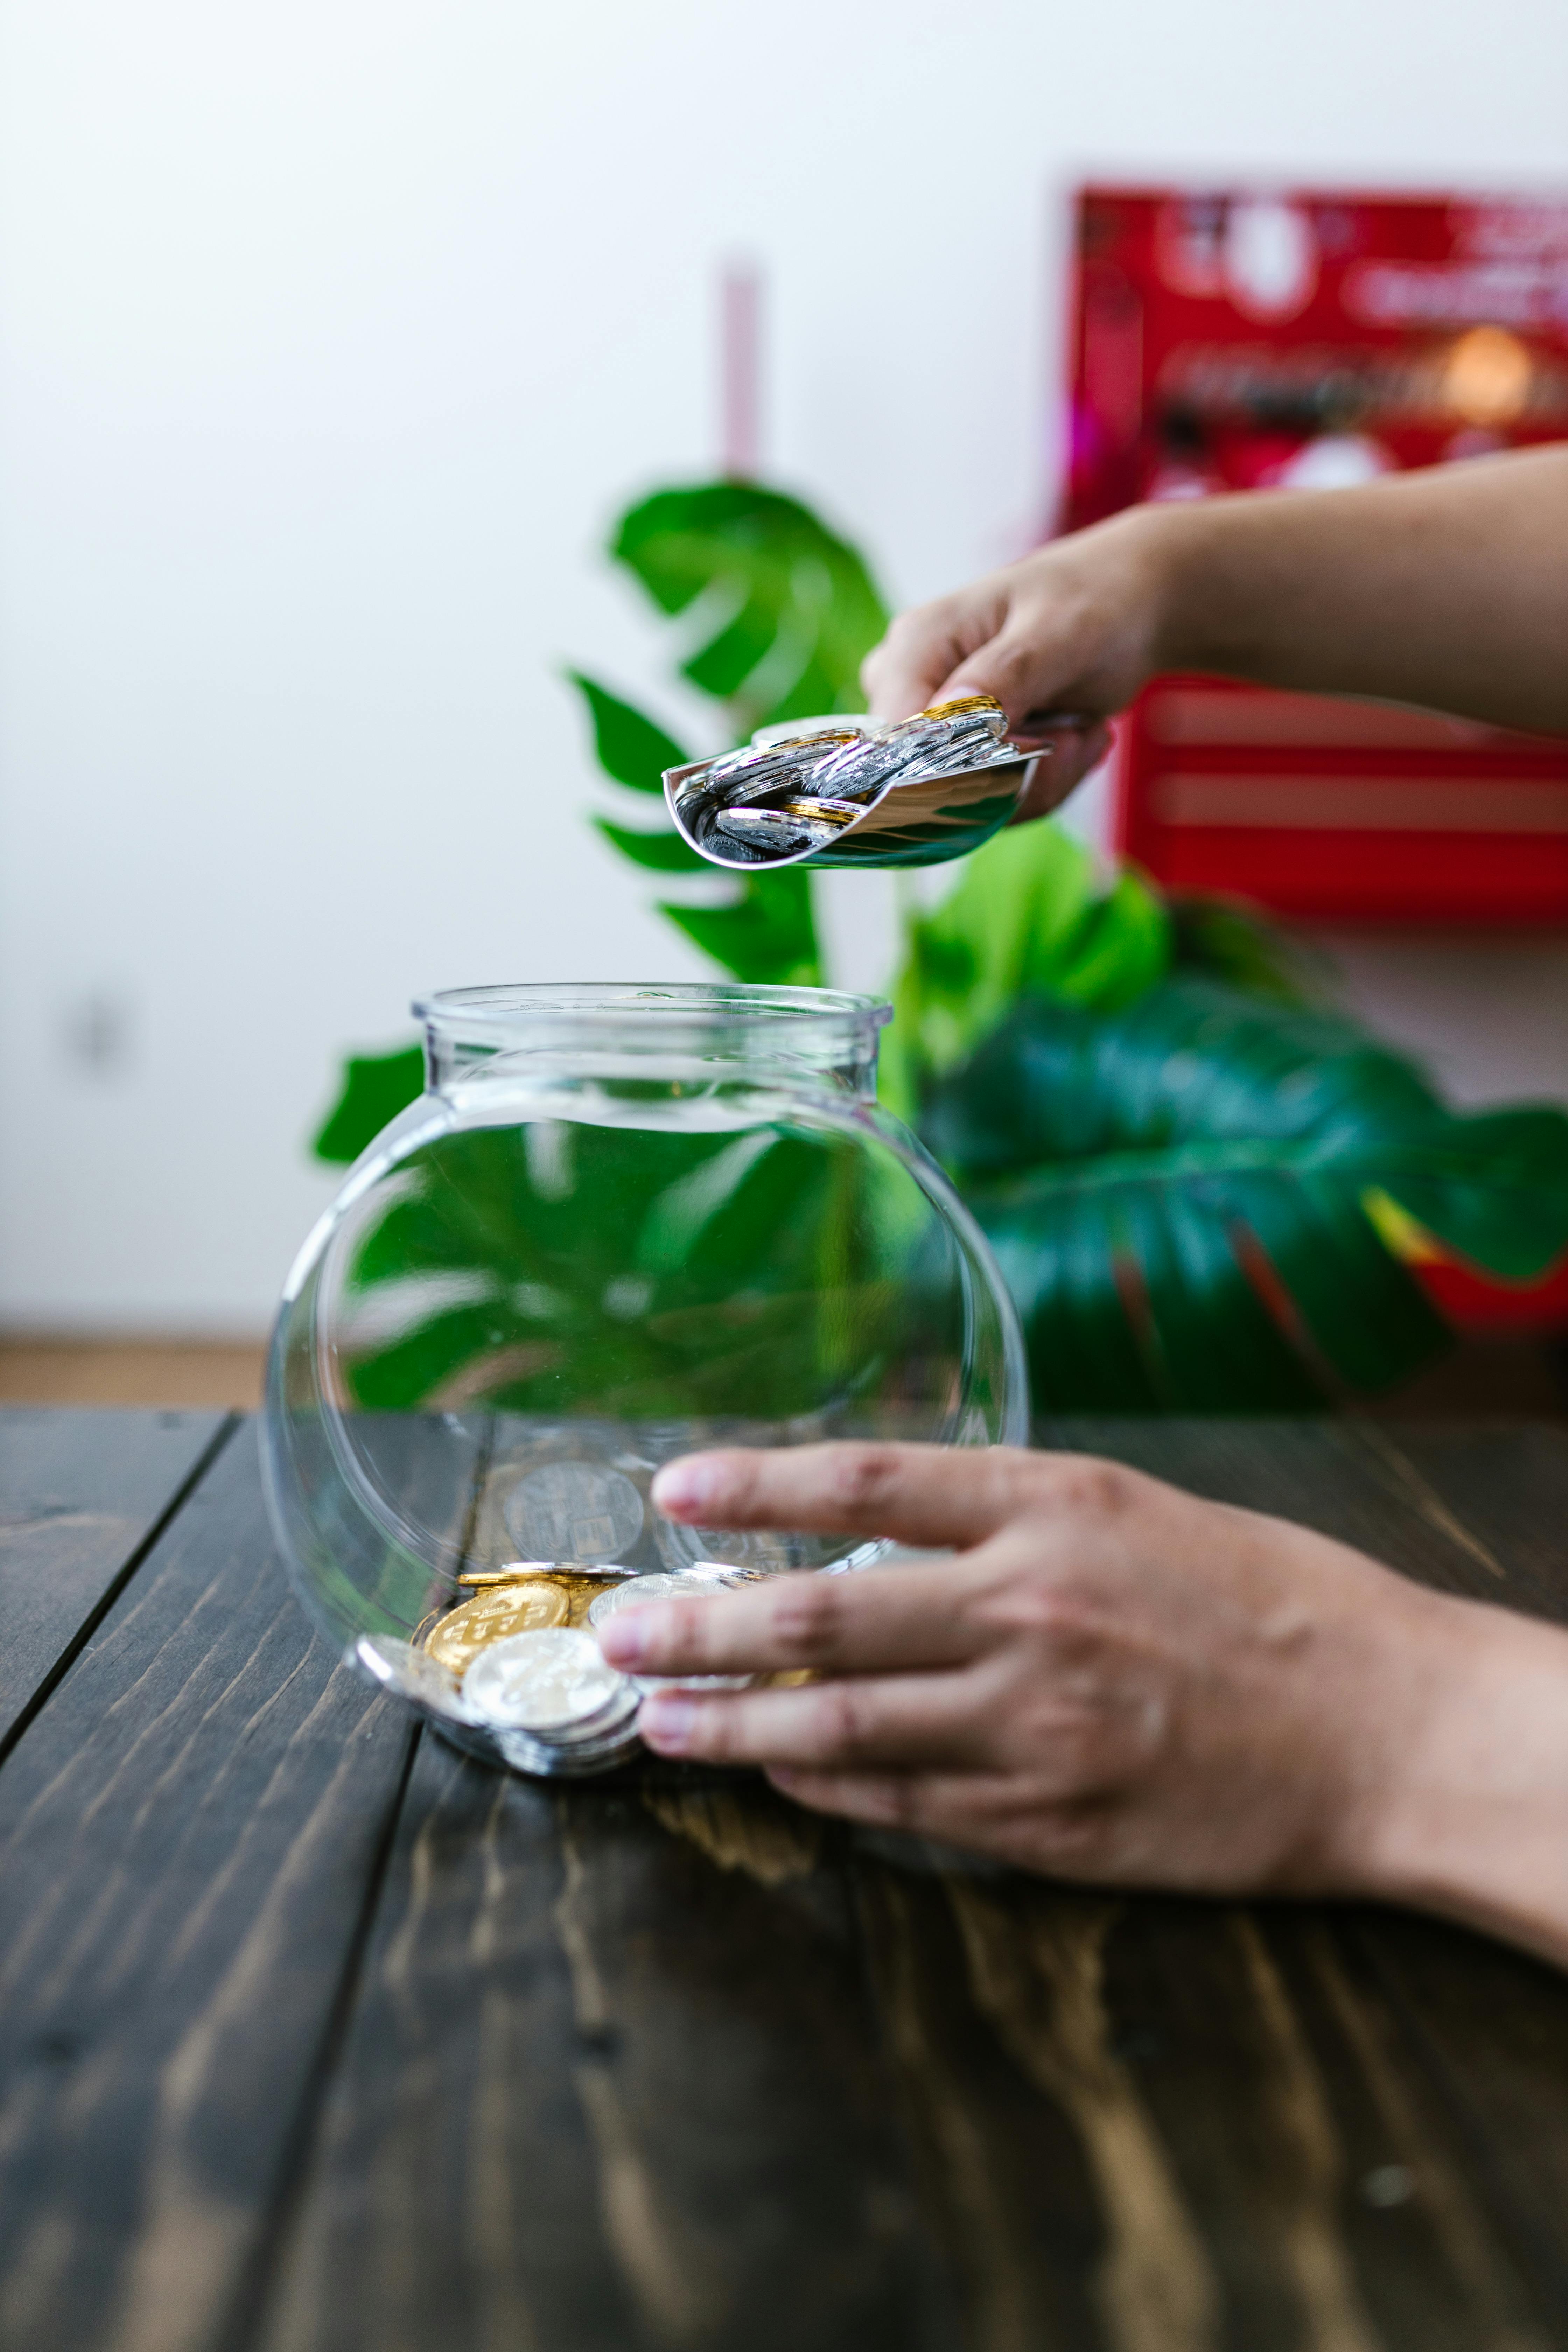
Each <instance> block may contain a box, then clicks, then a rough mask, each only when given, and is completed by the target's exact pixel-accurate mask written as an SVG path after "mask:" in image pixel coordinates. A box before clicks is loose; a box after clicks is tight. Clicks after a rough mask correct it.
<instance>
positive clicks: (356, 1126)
mask: <svg viewBox="0 0 1568 2352" xmlns="http://www.w3.org/2000/svg"><path fill="white" fill-rule="evenodd" d="M424 1091H425V1048H424V1047H423V1045H398V1046H395V1048H394V1049H393V1051H392V1052H391V1053H390V1054H351V1055H349V1057H348V1059H347V1061H346V1062H345V1063H344V1064H343V1075H342V1083H341V1085H340V1087H339V1092H338V1098H337V1100H336V1102H335V1103H334V1104H333V1105H332V1108H331V1110H330V1111H329V1112H328V1113H327V1116H326V1118H324V1119H323V1120H322V1122H321V1126H320V1128H319V1129H317V1131H316V1136H315V1139H314V1141H313V1142H312V1143H311V1146H310V1149H311V1150H312V1152H313V1153H314V1154H315V1156H316V1158H317V1159H318V1160H325V1161H326V1162H327V1164H328V1165H329V1167H335V1168H346V1167H347V1166H348V1165H349V1164H350V1162H351V1161H352V1160H357V1159H358V1158H359V1156H360V1153H361V1152H362V1151H363V1150H364V1148H365V1146H366V1145H367V1144H369V1143H374V1140H375V1139H376V1137H377V1136H378V1135H379V1134H380V1133H381V1130H382V1129H383V1128H384V1127H385V1126H386V1125H387V1124H388V1123H389V1122H390V1121H391V1120H392V1119H395V1118H396V1117H397V1114H398V1112H399V1111H400V1110H405V1109H406V1108H407V1107H408V1105H409V1104H410V1103H411V1102H414V1101H415V1100H416V1098H417V1097H419V1096H420V1095H421V1094H423V1092H424Z"/></svg>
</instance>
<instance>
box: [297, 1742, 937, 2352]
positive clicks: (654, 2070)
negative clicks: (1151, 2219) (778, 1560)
mask: <svg viewBox="0 0 1568 2352" xmlns="http://www.w3.org/2000/svg"><path fill="white" fill-rule="evenodd" d="M837 1835H838V1833H837V1832H833V1833H830V1832H826V1831H824V1830H823V1829H822V1828H821V1827H820V1826H819V1825H818V1824H816V1823H815V1822H811V1821H809V1820H808V1819H807V1818H806V1817H805V1816H804V1815H802V1814H801V1813H799V1812H797V1811H795V1810H794V1809H793V1808H791V1807H789V1806H786V1805H785V1804H784V1802H783V1801H781V1800H780V1799H778V1798H777V1797H775V1796H773V1794H772V1792H771V1791H770V1790H767V1788H766V1787H765V1784H763V1783H762V1782H760V1781H757V1780H752V1779H750V1778H749V1777H747V1778H742V1777H741V1776H733V1777H731V1778H729V1779H722V1778H721V1777H719V1776H701V1775H697V1774H679V1773H673V1772H670V1771H668V1770H660V1769H658V1768H653V1769H649V1770H648V1771H647V1773H645V1774H643V1775H641V1776H623V1778H622V1779H621V1780H618V1781H617V1782H616V1784H615V1785H613V1786H612V1785H605V1786H599V1787H592V1786H583V1787H577V1788H572V1787H568V1786H563V1787H561V1788H559V1789H554V1790H552V1789H551V1788H549V1787H548V1786H542V1785H532V1786H530V1785H528V1784H525V1783H523V1782H521V1781H515V1780H504V1779H500V1778H498V1777H497V1776H494V1775H492V1774H489V1773H487V1772H486V1771H484V1770H483V1769H480V1768H479V1767H477V1766H476V1765H474V1764H472V1763H470V1762H468V1761H467V1760H465V1759H460V1758H458V1757H457V1756H455V1755H453V1754H450V1753H448V1752H447V1751H446V1750H445V1749H444V1748H442V1747H441V1745H440V1744H439V1743H438V1742H435V1741H431V1742H428V1743H426V1745H425V1746H424V1747H422V1748H421V1750H420V1754H419V1757H418V1759H417V1760H416V1767H415V1772H414V1776H413V1780H412V1782H411V1785H410V1790H409V1796H408V1801H407V1803H406V1805H405V1811H404V1816H403V1820H402V1822H401V1823H400V1825H399V1831H398V1837H397V1844H396V1850H395V1856H394V1861H393V1864H392V1868H391V1871H390V1873H389V1875H388V1882H387V1889H386V1896H385V1900H384V1905H383V1909H382V1913H381V1916H379V1918H378V1920H377V1924H376V1931H375V1937H374V1946H373V1948H372V1952H371V1956H370V1960H369V1964H368V1967H367V1969H366V1974H365V1979H364V1987H363V1998H362V2000H361V2002H360V2005H359V2008H358V2011H357V2013H356V2016H355V2019H354V2023H353V2032H352V2035H351V2038H350V2040H349V2042H348V2046H347V2050H346V2054H345V2058H344V2062H343V2065H342V2070H341V2073H340V2074H339V2077H338V2080H337V2082H336V2084H335V2085H334V2089H333V2093H332V2096H331V2102H330V2105H329V2109H328V2113H327V2118H326V2124H325V2128H324V2131H323V2134H322V2137H321V2142H320V2145H319V2147H318V2150H317V2153H316V2158H315V2161H314V2164H313V2166H312V2168H311V2170H310V2175H309V2178H308V2180H307V2182H306V2184H305V2188H304V2191H303V2194H302V2197H301V2200H300V2209H299V2212H298V2216H297V2220H296V2221H295V2224H294V2226H293V2228H292V2229H291V2231H290V2235H289V2250H288V2255H287V2259H286V2262H285V2264H284V2273H283V2277H282V2281H281V2284H280V2287H279V2294H278V2300H277V2303H276V2305H275V2307H274V2308H273V2310H272V2311H271V2312H270V2314H269V2315H268V2325H267V2326H266V2328H265V2330H264V2331H263V2336H262V2341H263V2342H264V2344H265V2345H266V2346H267V2347H268V2352H285V2348H286V2352H318V2347H319V2348H320V2352H325V2348H326V2347H331V2352H354V2347H360V2346H364V2347H376V2352H404V2347H407V2352H415V2347H426V2346H429V2345H432V2344H436V2343H439V2344H441V2345H443V2346H445V2347H451V2352H457V2347H480V2346H484V2347H489V2346H498V2347H499V2346H512V2345H520V2346H534V2347H541V2352H545V2347H547V2348H548V2352H643V2348H644V2347H647V2352H655V2347H665V2346H669V2345H677V2346H680V2345H700V2346H702V2347H713V2352H730V2347H734V2352H742V2347H744V2352H773V2347H777V2352H800V2347H806V2346H809V2347H812V2352H840V2347H842V2352H850V2348H851V2347H858V2352H880V2348H881V2347H886V2352H921V2347H932V2352H934V2347H939V2346H947V2345H949V2344H951V2343H952V2342H953V2341H954V2340H955V2339H954V2336H953V2335H952V2329H951V2326H950V2306H949V2305H948V2302H947V2299H946V2294H945V2290H944V2286H943V2280H942V2271H941V2266H940V2265H939V2264H937V2263H934V2262H933V2260H932V2258H931V2254H930V2253H929V2252H928V2251H927V2249H926V2248H925V2246H924V2245H923V2244H922V2242H921V2231H920V2227H919V2221H918V2214H917V2209H916V2203H915V2199H914V2195H913V2192H912V2187H911V2183H910V2178H909V2175H908V2172H907V2169H906V2166H905V2162H904V2158H903V2155H902V2151H901V2149H900V2144H899V2137H898V2134H897V2132H896V2130H895V2129H894V2128H893V2126H891V2124H890V2122H889V2112H888V2111H889V2105H890V2086H889V2080H888V2078H887V2076H886V2074H885V2073H884V2071H883V2069H882V2067H881V2064H880V2063H879V2058H878V2055H877V2051H876V2036H875V2030H874V2026H873V2024H872V2021H871V2020H870V2019H869V2017H868V2011H867V2008H866V1999H865V1987H864V1983H863V1979H862V1975H861V1969H860V1958H859V1952H858V1937H857V1935H856V1932H855V1922H854V1917H853V1914H852V1910H851V1907H850V1905H849V1903H848V1901H847V1889H846V1886H845V1884H844V1882H843V1877H842V1873H841V1872H840V1871H838V1870H836V1869H835V1867H834V1866H833V1864H832V1859H831V1856H832V1850H833V1847H834V1843H835V1839H836V1837H837Z"/></svg>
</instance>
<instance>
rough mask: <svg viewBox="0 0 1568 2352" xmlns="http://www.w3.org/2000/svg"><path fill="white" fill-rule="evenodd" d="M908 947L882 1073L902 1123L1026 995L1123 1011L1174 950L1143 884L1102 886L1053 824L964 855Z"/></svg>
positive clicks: (914, 916)
mask: <svg viewBox="0 0 1568 2352" xmlns="http://www.w3.org/2000/svg"><path fill="white" fill-rule="evenodd" d="M904 939H905V955H904V961H903V963H902V966H901V967H900V971H899V975H898V978H897V979H896V981H895V982H894V984H893V992H892V999H893V1014H894V1018H893V1022H892V1025H891V1027H890V1028H889V1031H888V1033H887V1035H886V1038H885V1041H884V1045H883V1053H882V1072H881V1094H882V1099H883V1101H884V1102H885V1103H886V1104H887V1105H888V1107H889V1109H891V1110H893V1111H896V1112H897V1113H898V1115H899V1116H900V1118H912V1117H913V1115H914V1111H915V1108H916V1106H917V1104H918V1102H919V1100H920V1097H921V1092H922V1090H923V1088H924V1087H925V1086H926V1085H927V1084H928V1083H929V1081H930V1080H931V1077H932V1076H941V1075H942V1074H943V1073H944V1072H946V1071H949V1070H952V1069H953V1068H954V1067H955V1066H957V1065H958V1064H959V1063H960V1062H962V1061H963V1060H964V1059H965V1058H966V1057H967V1056H968V1055H970V1054H972V1053H973V1051H974V1049H975V1048H976V1046H977V1045H979V1044H980V1043H981V1041H982V1039H984V1038H985V1037H987V1036H988V1035H989V1034H990V1033H991V1032H992V1030H994V1028H995V1027H996V1025H997V1024H998V1023H999V1022H1000V1021H1001V1020H1003V1019H1004V1017H1005V1015H1006V1013H1008V1012H1010V1010H1011V1009H1012V1007H1013V1005H1014V1004H1015V1003H1016V1002H1017V1000H1018V998H1019V996H1020V995H1021V994H1023V993H1026V992H1029V993H1034V994H1038V995H1043V996H1052V997H1060V998H1062V999H1064V1000H1065V1001H1066V1002H1067V1003H1072V1004H1081V1005H1085V1006H1092V1007H1095V1008H1097V1009H1110V1010H1114V1009H1116V1008H1118V1007H1120V1006H1121V1005H1123V1004H1127V1003H1131V1001H1132V999H1133V998H1134V997H1137V996H1140V995H1142V992H1143V991H1144V990H1145V989H1147V988H1151V987H1152V986H1153V984H1154V983H1155V982H1156V981H1159V980H1162V979H1163V977H1164V975H1165V972H1166V971H1167V969H1168V968H1169V965H1170V961H1171V950H1172V928H1171V918H1170V914H1169V911H1168V909H1167V908H1166V907H1165V905H1164V903H1163V900H1162V899H1160V898H1158V897H1157V896H1156V895H1155V893H1154V892H1153V890H1152V889H1151V887H1149V885H1148V884H1147V883H1146V882H1145V881H1143V879H1142V877H1141V876H1140V875H1138V874H1136V873H1134V872H1133V871H1132V869H1131V867H1128V868H1127V869H1125V870H1124V871H1123V872H1122V873H1121V875H1120V876H1119V877H1117V879H1116V880H1115V882H1114V883H1112V884H1111V885H1110V887H1109V888H1106V887H1102V886H1101V884H1100V881H1099V879H1098V878H1097V876H1096V873H1095V866H1094V860H1093V858H1092V857H1091V856H1089V852H1088V850H1086V849H1085V848H1083V846H1082V845H1080V844H1079V842H1077V841H1075V840H1073V839H1072V837H1071V836H1070V835H1068V834H1066V833H1064V832H1063V831H1062V830H1061V828H1060V827H1059V826H1058V825H1056V824H1052V823H1051V822H1050V821H1049V819H1048V818H1047V819H1046V820H1044V821H1043V822H1041V823H1040V824H1025V825H1016V826H1013V827H1011V828H1009V830H1008V831H1006V832H1005V833H1000V834H998V835H997V836H996V838H995V840H994V841H989V842H987V843H986V845H985V846H984V848H983V849H977V850H976V851H975V852H974V854H973V856H971V857H966V858H965V859H964V860H963V866H962V867H961V869H960V875H959V880H958V883H957V885H956V887H954V888H953V889H952V890H950V891H949V892H948V894H947V896H946V898H943V899H942V901H941V903H940V904H939V905H938V906H937V907H936V908H933V909H932V910H931V912H930V913H929V914H920V913H915V912H913V911H910V912H909V913H908V914H907V915H906V919H905V924H904Z"/></svg>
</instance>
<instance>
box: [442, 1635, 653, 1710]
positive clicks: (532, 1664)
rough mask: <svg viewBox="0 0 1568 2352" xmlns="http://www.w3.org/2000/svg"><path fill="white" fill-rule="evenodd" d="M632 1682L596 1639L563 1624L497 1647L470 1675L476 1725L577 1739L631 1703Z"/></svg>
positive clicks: (469, 1699) (466, 1699)
mask: <svg viewBox="0 0 1568 2352" xmlns="http://www.w3.org/2000/svg"><path fill="white" fill-rule="evenodd" d="M627 1679H628V1678H627V1677H626V1675H622V1674H618V1673H617V1672H616V1668H615V1667H614V1666H612V1665H611V1664H609V1662H608V1661H607V1659H606V1658H605V1654H604V1653H603V1651H602V1650H601V1649H600V1647H599V1644H598V1643H597V1642H596V1641H595V1638H594V1636H593V1634H592V1633H586V1632H584V1629H583V1628H582V1627H581V1626H574V1625H557V1626H553V1627H551V1628H548V1629H546V1630H545V1631H543V1632H541V1633H511V1634H509V1635H508V1636H507V1638H506V1640H505V1641H502V1642H492V1643H490V1645H489V1648H488V1649H485V1650H481V1651H480V1652H479V1656H478V1657H477V1658H476V1659H475V1660H474V1661H473V1664H471V1665H470V1666H469V1668H468V1673H467V1674H466V1675H464V1676H463V1703H464V1705H465V1706H467V1707H468V1714H469V1720H470V1722H476V1723H482V1724H484V1725H486V1726H488V1727H490V1728H492V1729H494V1730H497V1731H529V1732H533V1733H536V1734H542V1735H549V1734H552V1733H554V1734H562V1733H570V1732H573V1731H574V1730H578V1729H585V1728H587V1727H589V1726H591V1725H595V1724H596V1723H597V1722H598V1721H599V1718H600V1717H605V1716H608V1715H609V1714H610V1713H611V1712H612V1710H615V1709H616V1708H617V1707H618V1706H621V1705H622V1704H624V1701H625V1697H626V1685H627Z"/></svg>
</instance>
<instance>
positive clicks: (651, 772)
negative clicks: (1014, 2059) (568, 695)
mask: <svg viewBox="0 0 1568 2352" xmlns="http://www.w3.org/2000/svg"><path fill="white" fill-rule="evenodd" d="M566 675H567V677H569V678H570V679H571V681H572V684H573V685H574V687H575V688H577V690H578V692H579V693H580V694H581V695H582V697H583V699H584V702H585V703H586V704H587V706H588V715H589V717H590V718H591V719H592V720H593V722H594V750H595V754H596V756H597V759H598V762H599V765H600V767H601V768H603V770H604V771H605V775H606V776H610V777H612V778H613V779H614V781H615V782H616V783H617V784H627V785H629V786H630V788H631V790H632V791H633V792H634V793H660V794H662V793H663V791H664V772H665V770H666V769H667V768H683V767H685V765H686V764H687V762H688V761H689V759H690V757H691V754H690V752H689V751H682V750H681V748H680V746H679V743H678V742H677V741H676V740H675V738H674V737H673V736H672V735H667V734H666V733H665V731H664V730H663V728H662V727H656V726H655V724H654V722H653V720H652V719H645V718H644V716H643V714H642V712H641V711H640V710H636V709H633V707H632V705H631V704H630V703H629V702H623V701H622V700H621V698H620V697H619V695H617V694H612V693H611V692H610V690H609V688H608V687H605V686H600V685H598V684H597V683H596V681H595V679H593V678H591V677H584V674H583V672H582V671H581V670H578V669H569V670H568V671H567V673H566Z"/></svg>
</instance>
